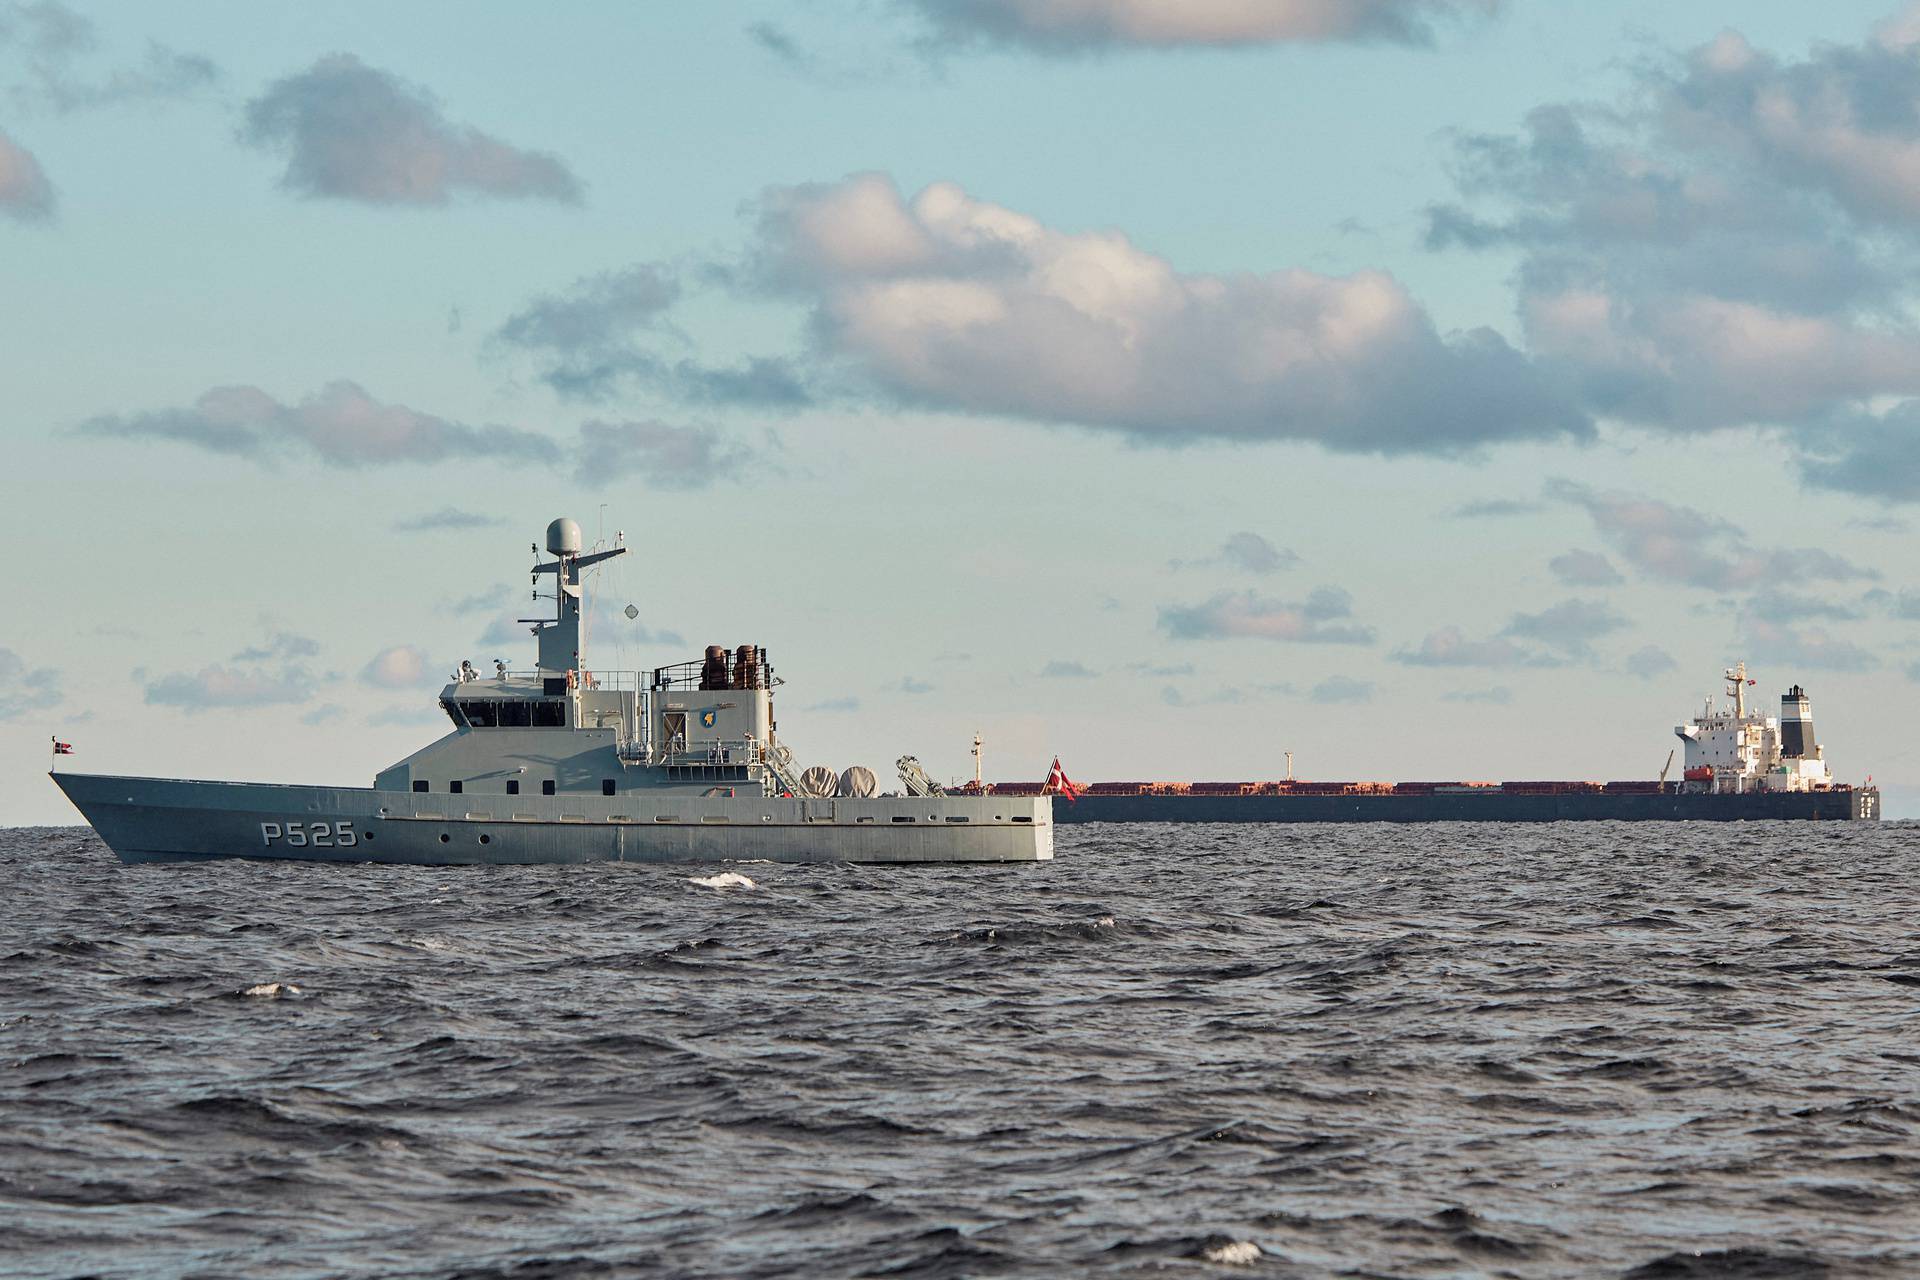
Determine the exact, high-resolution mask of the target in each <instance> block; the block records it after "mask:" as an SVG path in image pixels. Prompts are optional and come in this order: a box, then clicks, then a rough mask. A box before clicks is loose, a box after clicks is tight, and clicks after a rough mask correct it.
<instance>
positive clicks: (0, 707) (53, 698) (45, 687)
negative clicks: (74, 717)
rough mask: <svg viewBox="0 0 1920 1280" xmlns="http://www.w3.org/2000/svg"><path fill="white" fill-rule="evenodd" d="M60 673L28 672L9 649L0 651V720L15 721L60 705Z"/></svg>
mask: <svg viewBox="0 0 1920 1280" xmlns="http://www.w3.org/2000/svg"><path fill="white" fill-rule="evenodd" d="M60 697H61V693H60V673H59V672H58V671H55V670H54V669H53V668H51V667H33V668H29V667H28V666H27V664H26V661H25V659H23V658H21V656H20V655H19V654H17V653H15V652H14V651H13V650H11V649H5V648H0V720H16V719H18V718H19V717H21V716H23V715H26V714H27V713H28V712H30V711H44V710H45V709H46V708H48V707H52V706H57V705H59V702H60Z"/></svg>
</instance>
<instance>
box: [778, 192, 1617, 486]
mask: <svg viewBox="0 0 1920 1280" xmlns="http://www.w3.org/2000/svg"><path fill="white" fill-rule="evenodd" d="M754 263H755V274H756V278H757V279H759V280H760V281H761V282H762V283H763V284H765V285H766V286H767V287H769V288H771V289H773V290H775V291H777V292H784V293H786V294H789V295H791V296H795V297H797V298H799V299H801V300H803V301H806V302H808V303H810V304H811V305H812V307H813V332H814V334H815V336H816V339H817V341H818V343H819V344H820V349H821V352H822V354H824V355H825V356H827V357H829V358H831V359H837V360H839V361H842V362H844V363H845V364H846V365H848V366H850V367H851V369H852V370H854V371H855V372H857V373H859V374H863V375H864V376H865V377H866V378H867V379H868V380H870V381H871V383H872V384H873V385H874V386H875V387H876V388H877V389H879V390H881V391H884V392H886V393H889V394H891V395H893V396H896V397H898V398H900V399H902V400H905V401H908V402H913V403H918V404H923V405H928V406H932V407H938V408H945V409H953V410H961V411H971V412H983V413H1000V414H1007V415H1011V416H1016V417H1023V418H1031V419H1037V420H1040V421H1045V422H1057V423H1078V424H1082V425H1086V426H1094V427H1107V428H1113V429H1116V430H1121V431H1125V432H1128V433H1130V434H1132V435H1134V436H1136V437H1140V438H1150V439H1157V440H1162V441H1181V440H1192V439H1198V438H1205V437H1230V438H1243V439H1248V438H1250V439H1302V440H1313V441H1318V442H1320V443H1322V444H1325V445H1327V446H1329V447H1331V448H1336V449H1345V450H1359V451H1380V452H1429V453H1450V452H1458V451H1460V450H1462V449H1466V448H1471V447H1474V446H1477V445H1481V444H1486V443H1490V442H1493V441H1498V440H1507V439H1542V438H1584V437H1586V436H1587V435H1588V434H1590V432H1591V425H1590V423H1589V421H1588V420H1587V418H1586V417H1585V416H1584V415H1583V414H1581V413H1579V412H1578V411H1576V410H1575V409H1573V408H1572V407H1571V406H1570V405H1568V404H1567V403H1566V402H1564V400H1563V399H1562V398H1561V397H1560V396H1559V394H1558V393H1557V392H1556V391H1555V390H1554V388H1553V387H1552V386H1551V385H1550V384H1549V383H1548V382H1547V381H1546V380H1545V379H1544V378H1542V377H1541V376H1540V375H1539V374H1538V373H1537V371H1536V370H1535V369H1534V368H1533V366H1532V365H1531V364H1530V363H1529V361H1528V360H1527V359H1526V358H1525V357H1524V356H1522V355H1521V354H1520V353H1518V352H1516V351H1515V350H1513V349H1512V348H1511V347H1509V346H1508V345H1507V343H1506V342H1505V341H1504V340H1503V339H1501V338H1500V337H1499V336H1498V335H1497V334H1494V333H1493V332H1492V331H1490V330H1476V331H1473V332H1471V333H1467V334H1462V335H1456V336H1453V337H1442V336H1441V335H1440V334H1439V333H1438V332H1436V330H1435V329H1434V326H1433V323H1432V321H1431V319H1430V318H1429V317H1428V316H1427V314H1426V312H1425V311H1424V310H1422V309H1421V308H1420V306H1419V305H1418V304H1417V303H1416V302H1414V300H1413V299H1412V298H1411V297H1410V296H1409V295H1408V293H1407V292H1406V290H1405V289H1404V288H1403V287H1402V286H1401V285H1400V283H1399V282H1398V281H1397V280H1395V279H1394V278H1393V277H1392V276H1390V275H1387V274H1386V273H1384V272H1380V271H1359V272H1356V273H1354V274H1352V275H1349V276H1323V275H1317V274H1315V273H1313V272H1310V271H1304V270H1299V269H1292V270H1284V271H1275V272H1270V273H1267V274H1254V273H1240V274H1234V275H1198V274H1186V273H1182V272H1180V271H1178V270H1176V269H1175V268H1174V267H1173V265H1172V264H1171V263H1169V262H1167V261H1166V260H1165V259H1164V258H1160V257H1158V256H1156V255H1154V254H1151V253H1148V252H1146V251H1145V250H1142V249H1140V248H1138V247H1136V246H1135V245H1133V244H1132V243H1131V242H1130V241H1129V240H1128V239H1127V238H1126V237H1125V236H1124V235H1122V234H1120V233H1119V232H1116V231H1090V232H1065V231H1059V230H1055V229H1053V228H1050V227H1047V226H1045V225H1044V224H1042V223H1040V222H1039V221H1038V220H1036V219H1034V218H1031V217H1028V216H1026V215H1024V214H1021V213H1017V212H1015V211H1013V210H1011V209H1007V208H1003V207H1001V206H999V205H994V204H990V203H987V202H985V201H981V200H976V199H974V198H973V197H971V196H969V195H968V194H967V193H966V192H965V191H963V190H961V189H960V188H959V187H958V186H956V185H954V184H952V183H949V182H938V183H934V184H932V185H931V186H928V187H927V188H925V189H924V190H922V191H921V192H920V193H919V194H918V195H917V196H915V197H914V198H913V199H912V200H911V201H910V202H909V201H906V200H903V199H902V197H901V195H900V193H899V191H898V190H897V189H896V188H895V186H894V184H893V182H892V180H891V179H889V178H887V177H886V176H884V175H881V174H861V175H856V176H854V177H851V178H848V179H846V180H845V181H842V182H838V183H831V184H824V185H810V186H800V187H787V188H777V189H774V190H771V191H769V192H768V193H767V194H766V196H765V197H764V198H763V201H762V205H761V219H760V231H759V242H758V245H757V249H756V252H755V254H754Z"/></svg>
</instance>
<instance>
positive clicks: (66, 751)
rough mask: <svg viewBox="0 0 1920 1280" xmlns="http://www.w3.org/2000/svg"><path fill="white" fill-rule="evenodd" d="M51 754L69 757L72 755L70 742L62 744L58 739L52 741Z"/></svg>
mask: <svg viewBox="0 0 1920 1280" xmlns="http://www.w3.org/2000/svg"><path fill="white" fill-rule="evenodd" d="M53 754H55V755H57V756H70V755H72V754H73V744H72V743H71V742H62V741H60V739H58V738H55V739H54V740H53Z"/></svg>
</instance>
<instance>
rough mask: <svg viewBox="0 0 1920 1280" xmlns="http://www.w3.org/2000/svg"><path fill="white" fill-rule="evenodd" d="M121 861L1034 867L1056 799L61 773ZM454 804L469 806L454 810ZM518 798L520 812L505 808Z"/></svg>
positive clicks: (1048, 849) (1048, 835) (1047, 853)
mask: <svg viewBox="0 0 1920 1280" xmlns="http://www.w3.org/2000/svg"><path fill="white" fill-rule="evenodd" d="M54 780H55V781H56V782H57V783H58V784H59V785H60V788H61V790H62V791H64V792H66V794H67V798H68V799H70V800H72V801H73V803H74V805H75V807H77V808H78V809H79V810H80V811H81V812H82V813H84V814H85V815H86V816H87V820H88V821H89V822H90V823H91V824H92V825H93V827H94V829H95V830H96V831H97V832H98V833H99V835H100V838H101V839H102V840H103V841H105V842H106V844H107V846H108V847H109V848H111V849H112V850H113V851H114V852H115V853H116V854H118V855H119V857H120V859H121V861H123V862H128V863H139V862H182V861H197V860H202V859H209V858H236V857H238V858H259V859H268V860H299V861H323V862H391V863H407V864H414V865H423V866H453V865H467V864H487V863H496V864H514V863H578V862H710V861H723V860H728V859H735V860H765V861H771V862H856V863H912V862H1032V861H1039V860H1045V859H1049V858H1051V857H1053V825H1052V817H1051V803H1050V801H1048V800H1047V799H1046V798H1044V797H1043V798H1038V799H1035V798H1032V797H1021V796H1007V797H992V796H988V797H975V796H934V797H914V796H897V797H896V796H874V797H865V798H860V799H853V798H832V799H827V798H818V797H806V798H799V799H794V798H785V797H780V796H765V797H758V798H755V799H753V800H751V801H747V800H742V799H741V798H738V797H722V796H696V795H678V796H672V797H662V798H659V799H651V798H648V797H646V796H645V795H644V793H633V794H630V795H625V796H611V797H609V796H601V795H557V796H532V797H526V796H522V797H507V796H500V797H489V796H484V795H471V796H433V797H431V799H429V800H427V802H426V803H416V797H415V795H414V794H413V793H410V792H386V791H375V790H372V789H368V788H358V787H309V786H283V785H277V784H269V783H247V782H204V781H193V780H185V779H179V780H176V779H166V778H130V777H115V776H112V775H106V774H73V773H64V774H55V775H54ZM448 800H454V801H461V802H464V803H458V804H451V805H450V804H447V803H445V802H446V801H448ZM505 800H511V801H512V802H513V803H511V804H507V803H500V801H505Z"/></svg>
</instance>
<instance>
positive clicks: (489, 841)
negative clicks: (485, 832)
mask: <svg viewBox="0 0 1920 1280" xmlns="http://www.w3.org/2000/svg"><path fill="white" fill-rule="evenodd" d="M480 843H481V844H492V843H493V837H492V836H481V837H480Z"/></svg>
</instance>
